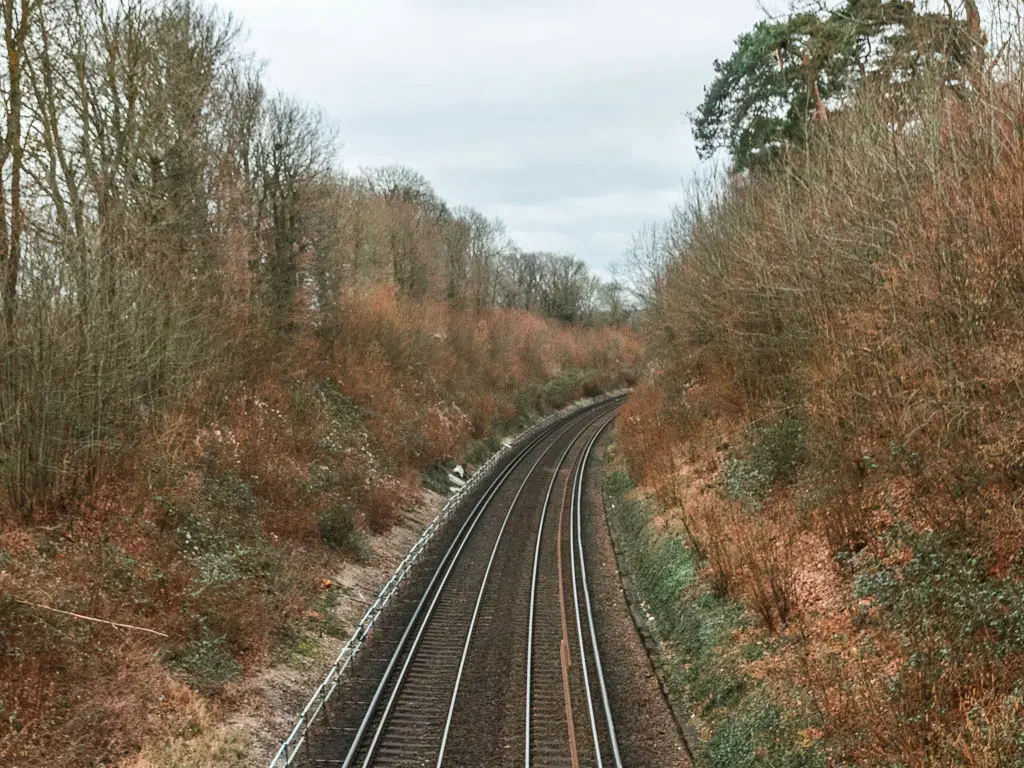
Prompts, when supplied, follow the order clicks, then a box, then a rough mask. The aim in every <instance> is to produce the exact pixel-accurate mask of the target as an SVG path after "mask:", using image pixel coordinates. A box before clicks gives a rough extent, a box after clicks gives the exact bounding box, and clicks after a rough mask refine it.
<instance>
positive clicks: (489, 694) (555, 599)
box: [307, 401, 621, 768]
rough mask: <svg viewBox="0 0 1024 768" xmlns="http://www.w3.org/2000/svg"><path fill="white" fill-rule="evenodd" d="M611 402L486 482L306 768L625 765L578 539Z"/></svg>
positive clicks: (384, 632) (572, 419) (371, 655)
mask: <svg viewBox="0 0 1024 768" xmlns="http://www.w3.org/2000/svg"><path fill="white" fill-rule="evenodd" d="M617 407H618V403H617V402H615V401H610V402H605V403H602V404H599V405H597V406H592V407H590V408H587V409H584V410H582V411H580V412H577V413H576V414H573V415H572V416H569V417H568V418H566V419H565V420H563V421H561V422H559V423H558V424H555V425H553V426H551V427H549V428H547V429H546V430H544V431H542V432H541V433H540V434H538V435H536V436H534V437H533V438H532V440H530V441H528V442H527V443H526V444H525V445H524V446H523V447H522V448H521V449H520V451H519V452H518V454H515V455H514V456H513V458H511V459H510V460H509V462H508V463H507V464H506V465H505V467H503V468H502V469H501V470H500V471H498V472H496V473H495V477H494V479H493V480H492V481H491V482H490V484H489V485H487V486H486V487H485V488H484V490H483V491H482V492H481V493H480V494H479V496H478V498H477V499H476V503H475V504H473V505H472V507H471V508H470V510H469V512H468V514H467V515H466V516H465V518H464V521H463V523H462V524H461V526H459V527H458V529H457V530H455V529H454V528H453V530H452V531H451V533H450V534H449V536H448V537H447V540H446V541H444V542H443V547H442V551H439V552H438V555H437V556H436V557H435V558H433V560H434V563H433V565H434V566H435V567H433V568H431V569H430V570H427V569H424V572H423V573H421V574H419V575H418V578H417V580H416V581H418V582H419V583H414V584H412V585H411V588H410V589H408V590H406V591H405V593H404V594H403V596H402V599H401V600H400V601H399V604H398V605H396V606H395V608H394V609H393V610H392V611H391V613H390V615H389V617H388V619H387V620H386V622H385V623H384V625H383V626H382V628H381V632H380V637H378V638H375V642H374V643H372V644H371V645H370V646H368V648H367V653H368V658H367V659H364V660H363V661H364V663H361V664H360V665H359V666H358V668H357V669H356V673H355V675H354V676H353V677H352V678H351V679H350V680H347V681H346V682H345V683H344V685H343V686H342V688H341V689H340V691H339V693H340V696H339V697H337V698H336V699H335V703H334V704H333V705H332V707H331V709H330V711H329V714H328V716H327V717H326V718H325V719H324V722H323V723H322V724H321V725H320V727H319V728H318V729H317V731H316V733H315V735H314V738H312V739H311V740H310V743H309V749H308V753H307V758H308V762H309V763H310V764H312V765H318V766H360V767H362V768H368V767H369V766H442V765H443V766H524V765H525V766H538V767H539V766H570V767H571V766H576V765H587V766H589V765H608V766H613V765H614V766H617V765H621V762H620V761H619V759H618V748H617V745H616V743H615V731H614V721H613V718H612V716H611V711H610V709H609V707H608V698H607V695H606V693H605V691H604V681H603V673H602V669H601V662H600V657H599V655H598V645H597V640H596V635H595V633H594V626H593V618H592V616H591V615H590V612H589V602H590V598H589V595H588V592H587V581H586V572H585V559H584V558H583V557H582V554H583V538H582V536H581V535H580V521H581V515H582V508H583V505H582V491H583V483H582V477H583V472H584V469H585V466H586V462H587V458H588V456H589V454H590V451H591V448H592V447H593V444H594V441H595V440H596V439H597V437H598V435H599V434H600V432H601V431H602V430H603V429H604V428H605V427H606V426H607V425H608V424H609V423H610V422H611V420H612V419H613V418H614V414H615V412H616V409H617Z"/></svg>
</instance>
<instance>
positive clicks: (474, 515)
mask: <svg viewBox="0 0 1024 768" xmlns="http://www.w3.org/2000/svg"><path fill="white" fill-rule="evenodd" d="M618 399H621V398H618V397H615V398H609V399H608V400H604V401H602V402H600V403H596V404H593V405H590V406H587V407H585V408H582V409H580V410H578V411H576V412H574V413H571V414H568V415H565V414H560V418H558V419H557V420H555V421H554V423H550V424H548V425H546V426H545V427H544V428H543V429H541V430H540V431H538V433H537V434H536V435H535V436H534V437H533V438H532V439H531V440H530V441H529V442H528V443H527V444H526V445H525V446H524V447H523V448H522V450H520V451H519V453H518V454H517V455H516V457H515V458H514V459H513V460H512V461H510V462H509V464H508V465H506V466H505V467H504V468H503V469H502V470H501V471H500V472H499V473H498V475H497V476H496V477H495V478H494V479H493V480H492V482H491V483H490V485H489V486H488V487H487V490H486V491H485V492H484V494H483V496H482V497H481V499H480V500H479V501H478V502H477V503H476V505H475V506H474V507H473V510H472V511H471V512H470V513H469V515H467V517H466V520H465V521H464V522H463V524H462V526H461V527H460V529H459V531H458V533H457V534H456V536H455V538H454V539H453V541H452V543H451V545H450V546H449V548H448V550H447V551H446V552H445V554H444V556H443V557H442V559H441V562H440V563H439V565H438V566H437V569H436V570H435V572H434V574H433V576H432V577H431V580H430V583H429V584H428V585H427V587H426V589H425V590H424V593H423V596H422V597H421V599H420V601H419V603H418V604H417V606H416V609H415V610H414V612H413V615H412V617H411V618H410V620H409V622H408V624H407V626H406V628H405V631H404V632H403V634H402V637H401V639H400V641H399V644H398V647H397V648H396V649H395V651H394V653H393V654H392V657H391V659H390V661H389V663H388V666H387V668H386V670H385V672H384V675H383V676H382V678H381V681H380V683H379V685H378V686H377V689H376V691H375V693H374V696H373V699H372V700H371V702H370V704H369V705H368V707H367V710H366V713H365V714H364V716H363V719H362V722H361V723H360V725H359V728H358V730H357V732H356V735H355V736H354V738H353V741H352V743H351V745H350V747H349V750H348V753H347V754H346V756H345V759H344V761H343V762H342V766H343V768H352V766H353V765H354V763H355V761H356V755H357V754H358V752H359V749H360V748H361V747H362V744H363V740H364V739H365V737H366V732H367V730H368V729H369V727H370V723H371V722H372V721H373V719H374V717H376V715H377V714H378V708H379V707H380V703H381V700H382V698H383V696H384V692H385V691H386V689H387V687H388V684H389V683H390V682H391V677H392V675H393V674H394V671H395V667H396V666H397V665H398V661H399V659H400V658H401V656H402V654H403V652H404V650H405V646H406V644H407V642H408V640H409V636H410V635H411V633H412V631H413V629H414V628H416V626H417V624H419V628H418V630H417V632H416V636H415V638H413V643H412V645H411V646H410V649H409V651H408V653H407V654H406V657H405V661H404V663H403V664H402V668H401V670H399V674H398V677H397V679H396V682H395V685H394V687H393V688H392V691H391V694H390V695H389V697H388V701H387V703H386V705H385V709H384V711H383V712H382V713H381V718H380V721H379V723H378V724H377V727H376V728H375V729H374V735H373V738H372V741H371V743H370V746H369V747H368V751H367V754H366V755H365V757H364V759H363V762H362V765H363V766H364V768H365V767H367V766H369V764H370V762H371V760H372V758H373V755H374V753H375V751H376V748H377V746H378V744H379V742H380V739H381V736H382V734H383V731H384V728H385V726H386V724H387V722H388V717H389V716H390V713H391V710H392V709H393V707H394V704H395V701H396V700H397V697H398V695H399V692H400V690H401V688H402V685H403V683H404V681H405V677H406V675H407V673H408V671H409V667H410V665H411V664H412V661H413V659H414V658H415V655H416V651H417V649H418V647H419V644H420V641H421V639H422V637H423V633H424V631H425V630H426V627H427V626H428V624H429V623H430V618H431V616H432V614H433V612H434V609H435V607H436V605H437V602H438V600H439V599H440V596H441V594H442V593H443V591H444V586H445V584H446V583H447V581H448V578H449V576H450V575H451V573H452V571H453V570H454V568H455V565H456V564H457V562H458V560H459V556H460V555H461V553H462V550H463V548H464V547H465V545H466V543H467V542H468V541H469V539H470V537H471V535H472V533H473V531H474V530H475V528H476V525H477V522H478V521H479V520H480V519H481V517H482V516H483V513H484V511H485V510H486V508H487V505H488V504H490V502H491V500H492V499H493V498H494V496H495V495H496V494H497V493H498V491H499V490H500V488H501V486H502V485H503V484H504V482H505V480H507V479H508V477H509V476H510V475H511V474H512V472H513V471H514V470H515V469H516V468H517V467H518V466H519V465H520V464H521V463H522V462H523V461H524V460H525V459H526V457H527V455H528V454H529V453H530V452H531V451H532V450H533V449H534V448H536V447H537V446H538V445H540V444H541V443H542V442H543V441H544V440H545V439H547V438H548V437H550V436H551V435H552V434H554V433H556V432H558V433H559V436H560V435H561V434H562V433H564V432H566V431H568V430H569V428H570V427H571V426H572V424H571V423H566V422H568V421H570V420H571V419H573V418H574V417H576V416H579V415H580V414H583V413H585V412H586V411H587V410H590V409H595V408H600V407H601V406H603V405H607V404H608V403H611V402H615V401H617V400H618ZM556 440H557V437H556ZM546 452H547V451H546V450H545V453H546ZM478 474H479V473H478ZM442 571H443V575H442ZM439 578H440V582H439ZM428 601H429V605H427V603H428ZM425 606H426V613H425V614H424V613H423V611H424V607H425ZM421 615H422V616H423V618H422V620H420V616H421Z"/></svg>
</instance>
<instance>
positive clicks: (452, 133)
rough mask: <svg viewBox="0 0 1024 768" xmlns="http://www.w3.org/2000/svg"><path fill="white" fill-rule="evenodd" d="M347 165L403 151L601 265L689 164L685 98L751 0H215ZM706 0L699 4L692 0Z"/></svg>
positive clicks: (725, 51) (534, 232)
mask: <svg viewBox="0 0 1024 768" xmlns="http://www.w3.org/2000/svg"><path fill="white" fill-rule="evenodd" d="M217 5H218V6H219V7H221V8H223V9H224V10H227V11H230V12H231V13H233V14H234V15H235V17H236V18H237V19H238V20H239V21H241V22H242V23H243V25H244V26H245V28H246V29H247V30H248V33H249V34H248V46H249V47H250V48H251V50H253V52H254V53H255V54H256V56H257V57H258V58H260V59H262V60H265V62H266V74H267V79H268V82H269V84H270V86H271V87H272V88H276V89H279V90H281V91H283V92H285V93H288V94H290V95H292V96H295V97H297V98H300V99H302V100H304V101H307V102H311V103H314V104H316V105H319V106H320V107H321V108H322V109H323V110H324V111H325V113H326V114H327V116H328V118H329V119H330V120H331V121H332V122H333V123H335V124H336V125H337V127H338V130H339V134H340V136H339V137H340V139H341V141H342V151H341V154H342V162H343V165H344V166H345V167H346V168H348V169H351V170H355V169H358V168H359V167H362V166H368V165H384V164H392V163H396V164H401V165H407V166H410V167H411V168H414V169H416V170H417V171H419V172H420V173H422V174H423V175H424V176H426V177H427V179H429V180H430V181H431V182H432V183H433V185H434V188H435V189H436V190H437V192H438V194H440V195H441V196H442V197H443V198H444V199H445V200H447V201H448V202H449V203H451V204H453V205H471V206H473V207H474V208H476V209H478V210H480V211H481V212H483V213H484V214H486V215H488V216H498V217H499V218H501V219H502V220H503V221H504V222H505V224H506V226H507V227H508V231H509V234H510V235H511V236H512V238H513V239H515V240H516V242H518V243H519V245H520V246H522V247H523V248H526V249H530V250H549V251H567V252H571V253H574V254H576V255H577V256H579V257H581V258H583V259H584V260H586V261H587V262H588V264H590V266H591V267H592V268H593V269H594V270H595V272H597V273H598V274H599V275H601V276H603V277H607V276H608V268H609V265H610V264H611V263H612V262H613V261H615V260H617V259H619V258H620V257H621V255H622V252H623V251H624V250H625V248H626V247H627V246H628V244H629V240H630V237H631V235H632V233H633V232H635V231H636V230H637V229H638V228H639V227H640V225H641V224H642V223H644V222H645V221H654V220H659V219H662V218H664V217H665V216H666V215H667V213H668V211H669V208H670V207H671V205H672V204H673V203H674V202H676V201H678V200H679V199H680V198H681V182H682V181H683V180H684V179H686V178H687V177H689V176H690V175H691V174H692V173H693V171H694V169H695V168H696V166H697V163H698V161H697V156H696V152H695V151H694V145H693V141H692V138H691V136H690V127H689V122H688V120H687V118H686V114H687V113H688V112H689V111H691V110H692V109H693V108H694V107H696V106H697V104H699V102H700V100H701V98H702V93H703V87H704V86H706V85H707V84H709V83H710V81H711V77H712V61H713V60H714V59H715V58H724V57H726V56H728V55H729V53H730V52H731V50H732V45H733V41H734V40H735V38H736V37H737V36H738V35H739V34H741V33H742V32H743V31H745V30H746V29H748V28H750V27H751V26H752V25H753V24H754V22H755V21H757V20H758V19H759V18H761V16H762V12H761V11H760V10H759V7H758V3H757V2H756V0H718V1H717V2H714V1H712V2H703V3H700V4H694V3H692V2H686V0H683V1H682V2H680V0H632V2H622V1H621V0H618V1H617V2H613V1H612V0H546V1H545V0H490V2H482V1H481V0H478V1H477V2H472V3H471V2H468V0H287V1H285V0H217ZM695 6H696V7H695Z"/></svg>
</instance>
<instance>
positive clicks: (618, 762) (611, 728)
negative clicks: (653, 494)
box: [570, 415, 622, 768]
mask: <svg viewBox="0 0 1024 768" xmlns="http://www.w3.org/2000/svg"><path fill="white" fill-rule="evenodd" d="M614 420H615V416H614V415H613V416H612V417H611V418H609V419H608V420H607V421H606V422H605V423H604V424H602V425H601V427H600V429H598V430H597V432H596V433H595V434H594V436H593V437H592V438H590V443H589V444H588V445H587V448H586V450H585V451H584V454H583V458H582V460H581V461H580V465H579V470H578V472H577V476H576V488H575V492H574V494H573V495H574V497H575V502H576V503H575V507H576V519H577V525H576V543H577V547H578V548H579V562H580V567H579V574H580V580H581V582H582V587H583V588H582V590H581V591H582V592H583V598H584V602H585V605H586V609H587V624H588V625H589V628H590V646H591V649H592V651H593V659H594V667H595V669H596V670H597V679H598V684H599V686H600V689H601V703H602V705H603V707H604V714H605V722H606V724H607V726H608V740H609V741H610V742H611V747H612V755H613V758H614V760H615V767H616V768H622V756H621V755H620V754H619V742H618V738H617V737H616V735H615V723H614V722H613V718H612V708H611V704H610V703H609V701H608V687H607V686H606V685H605V679H604V667H603V666H602V664H601V652H600V650H598V646H597V632H596V630H595V629H594V613H593V611H592V610H591V605H590V587H589V585H588V584H587V565H586V561H585V560H584V557H583V477H584V474H585V472H586V469H587V462H588V461H589V460H590V454H591V451H593V449H594V444H595V443H596V442H597V439H598V438H599V437H600V436H601V433H602V432H604V430H605V429H607V427H608V425H609V424H611V423H612V421H614ZM570 538H571V534H570ZM578 615H579V606H578V605H577V616H578ZM584 668H585V667H584ZM587 701H588V702H589V701H590V693H589V685H588V694H587ZM591 714H593V710H591ZM595 732H596V731H595ZM598 765H599V766H600V765H601V758H600V753H599V754H598Z"/></svg>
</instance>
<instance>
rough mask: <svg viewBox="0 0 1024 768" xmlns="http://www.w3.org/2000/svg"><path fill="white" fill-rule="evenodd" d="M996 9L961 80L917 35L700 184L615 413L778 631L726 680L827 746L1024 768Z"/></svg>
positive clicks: (1010, 38) (700, 549) (1009, 47)
mask: <svg viewBox="0 0 1024 768" xmlns="http://www.w3.org/2000/svg"><path fill="white" fill-rule="evenodd" d="M853 5H854V4H853V3H851V4H850V6H851V8H852V6H853ZM883 5H893V6H895V5H897V4H896V3H892V4H883ZM972 7H973V6H972V5H971V4H969V8H968V10H970V9H971V8H972ZM947 12H948V11H947ZM993 13H994V14H995V15H994V16H993V18H992V19H991V20H990V21H991V23H990V24H989V33H990V35H991V38H992V40H993V43H992V44H990V45H989V46H988V48H987V49H986V51H987V52H986V53H984V54H983V53H981V52H979V53H978V54H976V55H975V56H973V57H972V58H970V68H969V69H968V70H966V71H965V72H964V74H963V75H958V74H956V73H955V72H954V71H953V70H951V69H950V68H948V67H946V66H944V64H945V61H944V60H943V59H942V58H941V57H939V58H936V57H934V56H930V55H925V54H924V53H923V52H924V51H926V50H928V48H927V46H922V47H921V49H920V50H921V51H922V55H921V57H920V59H919V61H920V62H922V66H921V69H920V72H919V73H918V74H916V75H914V77H912V78H903V77H900V78H896V80H895V81H894V82H890V81H889V80H888V79H885V78H882V79H880V80H879V79H872V78H864V79H862V80H861V81H860V82H858V83H857V84H856V86H855V87H852V88H851V89H850V90H849V92H848V93H846V94H845V96H844V97H843V99H842V101H841V104H840V107H839V108H835V109H829V110H828V114H827V115H826V116H824V117H823V116H821V115H820V114H819V113H817V112H816V111H815V109H814V108H813V105H812V107H811V108H810V109H808V110H806V111H804V112H802V113H800V117H799V119H800V120H802V121H803V122H804V125H803V126H802V132H801V133H800V134H799V135H800V136H801V137H804V138H798V139H795V140H791V141H790V143H789V145H788V146H783V147H781V149H780V150H779V151H778V152H777V153H776V158H775V160H774V161H773V162H767V163H766V164H765V165H764V166H762V167H757V168H755V169H753V170H751V171H749V172H746V173H741V174H736V175H732V176H731V177H729V178H728V179H723V180H722V181H721V182H718V183H715V184H712V185H708V186H706V187H705V188H703V189H698V190H697V191H696V192H695V194H694V197H693V199H692V200H691V202H690V204H689V206H687V207H684V208H681V209H680V210H679V211H678V212H677V215H676V217H675V219H674V220H673V222H671V226H669V227H667V228H666V229H665V230H664V231H665V232H666V233H668V234H669V235H671V236H670V237H665V238H664V239H663V241H662V245H663V247H664V248H665V249H666V251H667V252H664V253H662V254H661V256H662V257H663V258H664V259H665V261H667V264H668V265H667V268H666V269H665V270H664V271H663V272H662V273H661V274H660V276H659V278H658V280H657V283H656V286H655V292H654V300H653V302H652V304H651V306H650V308H649V309H648V317H647V330H648V335H649V341H650V345H649V349H650V350H651V355H652V365H651V369H652V371H653V373H652V375H651V376H650V377H648V378H646V379H645V380H644V381H642V382H641V384H640V387H639V389H638V391H637V394H636V396H634V397H633V398H632V399H631V402H630V403H629V405H628V406H627V408H626V410H625V411H624V413H623V417H622V419H621V420H620V425H621V440H622V450H623V454H624V456H625V458H626V460H627V463H628V465H629V468H630V472H631V474H632V476H633V477H634V478H635V479H636V480H637V481H638V483H640V484H641V485H642V486H643V487H644V488H645V489H647V490H648V491H650V492H652V493H654V494H656V497H657V501H658V502H659V506H660V507H661V509H662V510H664V512H663V514H664V515H665V517H666V519H667V520H668V523H669V524H670V525H672V526H674V527H675V528H676V529H677V530H678V531H679V532H680V535H682V536H683V537H684V538H685V540H686V543H687V547H688V548H689V552H690V553H691V554H692V556H693V558H695V562H696V563H697V564H698V571H699V578H700V579H701V580H702V582H703V584H704V585H705V586H706V588H707V589H709V590H712V592H713V593H714V594H716V595H721V596H728V597H729V598H731V599H733V600H735V601H737V602H739V603H741V604H742V605H743V606H744V607H745V609H746V612H747V619H746V621H747V622H748V623H749V626H750V627H754V628H756V630H755V629H739V630H736V632H735V636H734V638H733V640H732V641H731V642H732V643H733V644H735V645H736V646H737V647H741V648H742V647H744V646H746V645H748V644H750V643H751V642H758V643H762V644H764V646H765V648H768V649H770V650H769V651H767V652H766V654H765V655H764V656H762V657H759V658H751V659H748V660H745V661H744V662H742V663H741V665H740V668H741V672H742V674H743V675H745V676H746V677H748V678H753V679H756V680H757V681H758V682H757V684H758V685H759V686H764V687H765V689H766V690H767V692H768V695H769V696H770V698H771V700H773V701H774V702H776V703H777V705H778V706H779V707H780V708H781V709H782V710H783V711H785V712H788V713H807V715H806V720H805V726H806V728H805V729H802V730H800V738H801V739H805V740H810V741H811V742H814V744H815V745H816V748H818V749H820V750H822V751H823V752H824V754H825V755H826V757H827V759H828V760H829V761H830V762H831V763H832V764H865V765H888V766H895V765H900V766H926V765H973V766H981V765H986V766H990V765H1014V764H1019V763H1020V762H1022V761H1024V743H1022V741H1021V733H1024V723H1022V722H1021V713H1022V708H1021V707H1022V695H1024V666H1022V662H1024V645H1022V638H1024V611H1022V602H1021V601H1022V597H1021V596H1022V595H1024V584H1022V574H1024V572H1022V563H1024V559H1022V558H1024V538H1022V534H1021V531H1022V528H1021V519H1020V512H1019V510H1020V505H1021V496H1022V493H1024V490H1022V487H1021V483H1022V481H1024V474H1022V472H1021V471H1020V470H1021V456H1022V433H1021V424H1022V423H1024V397H1022V393H1021V390H1020V386H1019V383H1020V381H1021V376H1022V373H1024V371H1022V369H1021V361H1022V360H1024V346H1022V339H1024V325H1022V317H1024V316H1022V314H1021V312H1020V306H1021V299H1022V297H1024V283H1022V272H1021V264H1022V263H1024V261H1022V256H1024V254H1022V252H1021V243H1022V242H1024V230H1022V226H1024V217H1022V215H1021V214H1022V212H1024V209H1022V201H1024V143H1022V141H1021V133H1020V125H1021V124H1022V122H1024V80H1022V76H1024V67H1022V64H1024V48H1022V46H1021V43H1022V40H1021V38H1020V29H1021V27H1020V24H1019V20H1020V18H1021V16H1020V8H1019V7H1018V6H1016V5H1012V6H1006V5H1002V6H997V7H996V8H994V10H993ZM826 20H827V17H826ZM1007 20H1008V22H1009V23H1005V24H1004V23H1003V22H1005V21H1007ZM823 23H824V22H823ZM948 24H949V25H953V26H955V25H957V24H963V25H966V26H965V28H966V29H967V31H968V33H969V34H974V39H975V40H977V41H978V42H979V44H980V42H981V36H980V33H971V29H973V28H974V27H973V24H972V23H971V16H970V15H968V17H967V19H966V20H962V21H957V20H956V19H955V18H954V19H950V20H949V22H948ZM1003 32H1005V35H1004V34H1003ZM921 34H924V33H923V32H922V33H921ZM759 50H760V49H759ZM875 50H878V49H877V48H876V49H875ZM748 52H749V51H748ZM771 53H772V52H771V51H769V52H767V53H765V51H763V50H762V55H769V54H771ZM928 62H932V63H935V62H937V63H938V65H937V66H935V67H932V66H929V64H928ZM808 66H811V65H810V64H809V65H808ZM814 74H815V73H814V71H813V70H807V69H805V70H804V75H805V76H806V77H809V78H812V79H813V77H814ZM794 135H796V134H794ZM776 138H777V137H776V136H770V137H768V139H769V140H770V141H772V142H774V141H776ZM746 164H747V163H744V165H746ZM684 586H685V585H684ZM684 592H685V590H684ZM666 610H669V611H671V610H675V609H672V608H667V609H666ZM657 618H659V620H660V618H661V617H660V616H658V617H657ZM685 663H691V660H686V662H685ZM693 663H696V660H695V659H694V660H693ZM690 704H691V705H692V707H693V710H694V712H695V714H696V715H697V716H698V717H699V716H701V715H702V714H706V713H705V710H706V709H707V707H708V700H707V699H702V698H696V699H693V700H691V702H690ZM742 716H743V715H742V706H741V705H739V704H737V705H736V706H735V707H734V709H733V711H732V715H730V714H729V712H728V708H727V710H726V711H725V712H724V713H723V712H718V713H717V714H715V715H714V717H713V718H712V720H713V723H712V725H711V727H710V731H709V733H706V734H705V735H706V736H708V737H709V738H710V740H711V741H710V743H714V741H715V739H716V738H718V737H717V735H716V734H718V733H719V731H720V730H721V729H729V728H732V727H733V725H732V724H735V723H736V722H738V721H737V720H735V719H732V718H741V717H742ZM731 723H732V724H731ZM790 746H791V745H790ZM787 748H788V747H787ZM750 749H753V750H755V752H756V751H757V750H759V749H761V750H766V749H767V747H755V746H754V745H753V744H752V745H751V746H750ZM764 754H772V750H770V749H767V752H765V753H764Z"/></svg>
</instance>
